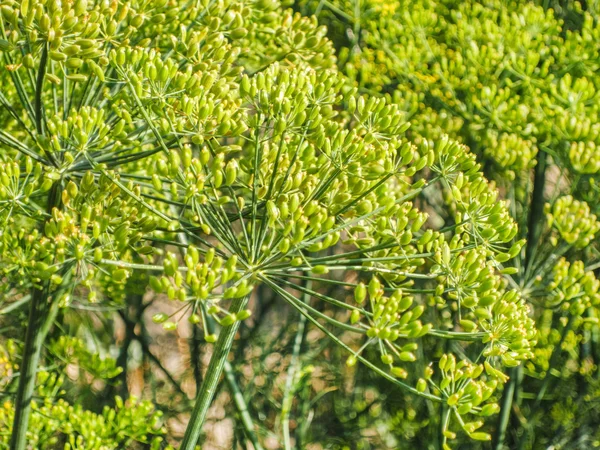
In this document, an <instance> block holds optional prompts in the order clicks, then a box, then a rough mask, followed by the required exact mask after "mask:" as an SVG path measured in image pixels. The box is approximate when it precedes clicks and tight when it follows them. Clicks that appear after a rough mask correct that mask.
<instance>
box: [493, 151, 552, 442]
mask: <svg viewBox="0 0 600 450" xmlns="http://www.w3.org/2000/svg"><path fill="white" fill-rule="evenodd" d="M546 160H547V154H546V152H545V151H543V150H541V149H540V151H539V153H538V156H537V164H536V166H535V172H534V177H533V192H532V194H531V203H530V205H529V217H528V219H527V245H526V247H525V264H524V267H525V276H524V277H523V280H524V281H525V283H522V285H523V284H526V283H527V275H528V274H529V272H530V271H531V270H533V267H534V262H533V259H534V256H535V251H536V249H537V248H538V240H539V238H540V235H541V230H542V222H543V217H544V187H545V185H546V164H547V163H546ZM518 383H519V380H517V370H511V377H510V380H509V382H508V385H507V386H506V390H505V391H504V394H503V395H502V406H501V409H500V415H499V419H498V428H497V430H496V436H495V439H494V449H495V450H500V449H501V448H502V447H503V445H504V439H505V437H506V429H507V427H508V422H509V419H510V412H511V409H512V404H513V400H514V396H515V389H516V388H517V384H518Z"/></svg>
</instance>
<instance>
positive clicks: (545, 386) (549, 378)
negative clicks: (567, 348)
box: [518, 316, 574, 450]
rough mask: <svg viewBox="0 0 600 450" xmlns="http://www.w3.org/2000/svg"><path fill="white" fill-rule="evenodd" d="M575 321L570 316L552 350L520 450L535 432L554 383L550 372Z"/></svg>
mask: <svg viewBox="0 0 600 450" xmlns="http://www.w3.org/2000/svg"><path fill="white" fill-rule="evenodd" d="M573 321H574V320H573V316H569V321H568V322H567V325H566V326H565V327H564V329H563V332H562V336H561V337H560V342H559V343H558V345H556V347H554V349H553V350H552V355H550V362H549V364H548V370H547V371H546V375H545V376H544V379H543V381H542V386H541V387H540V390H539V391H538V393H537V396H536V397H535V401H534V403H533V406H532V407H531V412H530V414H529V415H530V417H531V418H530V419H529V421H528V423H527V427H526V428H525V431H524V432H523V435H522V436H521V437H520V439H519V447H518V448H519V450H521V449H523V448H525V445H526V443H527V439H529V434H530V433H531V431H532V430H533V427H534V426H535V423H536V421H537V413H538V411H539V409H540V405H541V403H542V400H543V398H544V395H545V394H546V391H547V390H548V388H549V387H550V382H551V381H552V376H551V374H550V372H551V371H552V369H553V368H554V367H555V366H556V363H557V360H558V358H559V356H560V350H561V348H562V345H563V343H564V342H565V339H566V338H567V335H568V334H569V331H571V328H572V327H573Z"/></svg>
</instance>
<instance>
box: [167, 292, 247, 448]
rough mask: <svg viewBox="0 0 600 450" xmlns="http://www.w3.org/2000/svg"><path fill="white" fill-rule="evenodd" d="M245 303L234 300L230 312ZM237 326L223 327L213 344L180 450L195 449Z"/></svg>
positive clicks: (241, 307) (236, 324)
mask: <svg viewBox="0 0 600 450" xmlns="http://www.w3.org/2000/svg"><path fill="white" fill-rule="evenodd" d="M247 303H248V297H244V298H239V299H235V300H234V301H233V303H232V304H231V308H230V312H231V313H233V314H236V313H238V312H240V311H242V310H243V309H244V308H245V307H246V305H247ZM239 326H240V322H239V321H237V320H236V321H235V322H233V323H232V324H231V325H228V326H226V327H223V328H222V329H221V332H220V333H219V339H218V340H217V343H216V344H215V348H214V350H213V354H212V357H211V358H210V364H209V365H208V370H207V372H206V376H205V377H204V381H203V382H202V388H201V389H200V391H199V392H198V395H197V396H196V404H195V405H194V410H193V411H192V416H191V417H190V421H189V422H188V425H187V428H186V430H185V435H184V436H183V442H182V443H181V446H180V447H179V448H180V450H194V449H195V447H196V443H197V442H198V439H199V437H200V433H201V431H202V425H203V423H204V419H205V418H206V413H207V411H208V408H209V407H210V405H211V403H212V400H213V397H214V396H215V392H216V390H217V386H218V384H219V379H220V378H221V374H222V373H223V367H224V365H225V362H226V360H227V356H228V355H229V351H230V350H231V346H232V345H233V338H234V337H235V333H236V332H237V330H238V328H239Z"/></svg>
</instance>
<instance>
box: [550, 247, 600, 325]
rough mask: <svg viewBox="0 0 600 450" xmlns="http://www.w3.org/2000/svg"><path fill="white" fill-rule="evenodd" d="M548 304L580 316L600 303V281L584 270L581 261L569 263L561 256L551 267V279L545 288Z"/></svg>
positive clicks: (590, 272)
mask: <svg viewBox="0 0 600 450" xmlns="http://www.w3.org/2000/svg"><path fill="white" fill-rule="evenodd" d="M546 289H547V290H548V292H549V293H550V295H549V296H548V301H549V306H550V307H555V308H556V307H558V308H560V309H562V310H565V311H568V312H569V313H570V314H572V315H573V316H581V315H583V313H584V312H585V311H586V310H587V309H588V308H590V307H592V306H598V305H599V304H600V281H599V280H598V279H596V276H595V275H594V273H593V272H592V271H586V270H585V267H584V264H583V261H574V262H573V263H569V262H568V261H567V260H566V259H565V258H561V259H560V260H559V261H558V262H557V263H556V265H555V266H554V268H553V269H552V280H551V282H550V283H549V285H548V286H547V288H546Z"/></svg>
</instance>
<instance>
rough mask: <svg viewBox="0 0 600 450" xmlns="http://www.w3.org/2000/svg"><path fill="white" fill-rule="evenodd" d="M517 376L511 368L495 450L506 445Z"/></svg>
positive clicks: (499, 420) (503, 396)
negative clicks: (505, 439) (505, 440)
mask: <svg viewBox="0 0 600 450" xmlns="http://www.w3.org/2000/svg"><path fill="white" fill-rule="evenodd" d="M516 378H517V377H516V370H514V368H513V369H511V375H510V381H509V382H508V385H507V386H506V389H505V390H504V392H503V394H502V407H501V410H500V417H499V419H498V429H497V431H496V437H495V439H494V450H500V449H501V448H502V447H503V445H504V438H505V437H506V428H507V427H508V420H509V419H510V411H511V408H512V403H513V399H514V395H515V385H516V384H517V379H516Z"/></svg>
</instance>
